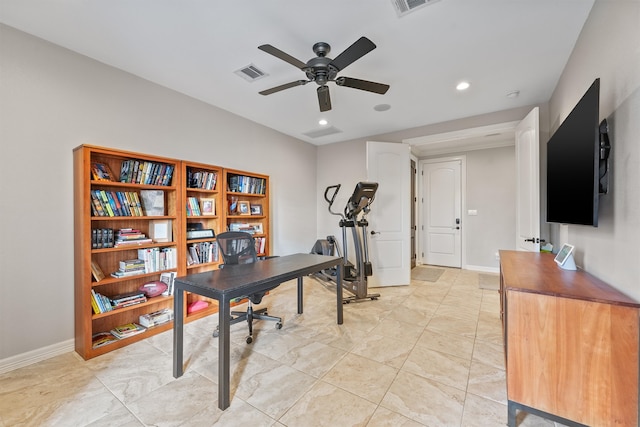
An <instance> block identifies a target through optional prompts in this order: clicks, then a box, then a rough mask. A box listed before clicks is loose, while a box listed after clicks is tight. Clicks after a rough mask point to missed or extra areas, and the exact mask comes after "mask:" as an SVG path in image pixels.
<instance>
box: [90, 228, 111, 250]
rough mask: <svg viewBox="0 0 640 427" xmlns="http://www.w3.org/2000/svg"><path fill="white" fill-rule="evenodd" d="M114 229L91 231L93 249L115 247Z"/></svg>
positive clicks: (95, 229)
mask: <svg viewBox="0 0 640 427" xmlns="http://www.w3.org/2000/svg"><path fill="white" fill-rule="evenodd" d="M113 236H114V234H113V228H94V229H92V230H91V249H105V248H112V247H113V245H114V243H115V242H114V237H113Z"/></svg>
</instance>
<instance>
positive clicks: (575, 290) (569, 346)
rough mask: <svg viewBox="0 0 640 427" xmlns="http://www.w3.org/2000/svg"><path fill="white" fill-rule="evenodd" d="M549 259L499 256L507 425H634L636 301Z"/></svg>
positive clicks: (512, 253) (638, 306) (514, 254)
mask: <svg viewBox="0 0 640 427" xmlns="http://www.w3.org/2000/svg"><path fill="white" fill-rule="evenodd" d="M553 258H554V256H553V255H552V254H543V253H532V252H516V251H500V294H501V317H502V324H503V333H504V342H505V357H506V369H507V371H506V372H507V398H508V408H509V409H508V412H509V420H508V425H509V426H512V427H515V421H516V420H515V418H516V410H523V411H525V412H528V413H534V414H537V415H540V416H543V417H545V418H549V419H552V420H555V421H558V422H562V423H563V424H567V425H573V426H580V425H588V426H594V427H595V426H598V427H600V426H637V425H638V375H639V369H638V365H639V335H640V330H639V314H640V311H639V309H640V304H638V302H636V301H635V300H633V299H631V298H629V297H628V296H626V295H624V294H622V293H621V292H619V291H618V290H616V289H614V288H613V287H611V286H610V285H608V284H606V283H604V282H603V281H601V280H599V279H597V278H595V277H593V276H591V275H589V274H588V273H586V272H584V271H581V270H578V271H567V270H562V269H561V268H560V267H559V266H558V265H557V264H556V263H555V262H554V260H553Z"/></svg>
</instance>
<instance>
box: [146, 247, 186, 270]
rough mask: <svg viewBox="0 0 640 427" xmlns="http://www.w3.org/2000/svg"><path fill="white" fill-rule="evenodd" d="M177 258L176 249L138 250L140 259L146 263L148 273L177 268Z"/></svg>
mask: <svg viewBox="0 0 640 427" xmlns="http://www.w3.org/2000/svg"><path fill="white" fill-rule="evenodd" d="M177 256H178V253H177V249H176V248H175V247H168V248H145V249H138V259H141V260H143V261H144V265H145V271H146V272H147V273H153V272H155V271H163V270H170V269H172V268H176V267H177V265H178V261H177Z"/></svg>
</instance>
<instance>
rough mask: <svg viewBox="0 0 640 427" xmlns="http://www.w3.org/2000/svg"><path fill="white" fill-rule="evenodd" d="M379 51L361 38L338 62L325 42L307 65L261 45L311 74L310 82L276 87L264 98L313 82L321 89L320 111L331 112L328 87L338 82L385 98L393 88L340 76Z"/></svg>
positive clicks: (263, 47)
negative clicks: (373, 52)
mask: <svg viewBox="0 0 640 427" xmlns="http://www.w3.org/2000/svg"><path fill="white" fill-rule="evenodd" d="M375 48H376V45H375V44H373V42H372V41H371V40H369V39H368V38H366V37H360V38H359V39H358V40H356V42H355V43H353V44H352V45H351V46H349V47H348V48H347V49H345V50H344V52H342V53H341V54H340V55H338V56H337V57H336V58H335V59H331V58H329V57H327V55H328V54H329V51H331V46H329V44H328V43H325V42H318V43H316V44H314V45H313V52H314V53H315V54H316V57H315V58H311V59H310V60H309V61H307V63H304V62H302V61H300V60H298V59H296V58H294V57H293V56H291V55H289V54H287V53H285V52H283V51H281V50H280V49H278V48H276V47H273V46H271V45H270V44H263V45H262V46H258V49H260V50H262V51H264V52H267V53H269V54H271V55H273V56H275V57H276V58H280V59H282V60H283V61H285V62H288V63H289V64H291V65H293V66H294V67H297V68H299V69H301V70H302V71H304V73H305V74H306V75H307V80H296V81H294V82H291V83H285V84H283V85H280V86H276V87H272V88H271V89H267V90H263V91H262V92H260V95H271V94H272V93H276V92H280V91H281V90H285V89H289V88H292V87H295V86H303V85H306V84H307V83H309V82H316V84H318V86H319V87H318V103H319V104H320V111H329V110H331V97H330V96H329V87H328V86H327V83H328V82H334V83H335V84H337V85H338V86H345V87H350V88H353V89H360V90H365V91H367V92H374V93H379V94H381V95H383V94H385V93H386V92H387V90H389V85H385V84H382V83H376V82H370V81H367V80H360V79H354V78H352V77H343V76H340V77H338V73H339V72H340V71H342V70H344V69H345V68H346V67H347V66H349V65H350V64H352V63H353V62H355V61H357V60H358V59H360V58H362V57H363V56H365V55H366V54H367V53H369V52H371V51H372V50H373V49H375Z"/></svg>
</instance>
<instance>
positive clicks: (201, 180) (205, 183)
mask: <svg viewBox="0 0 640 427" xmlns="http://www.w3.org/2000/svg"><path fill="white" fill-rule="evenodd" d="M217 181H218V173H217V172H215V171H212V172H209V171H193V170H191V169H187V187H188V188H200V189H203V190H215V188H216V183H217Z"/></svg>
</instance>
